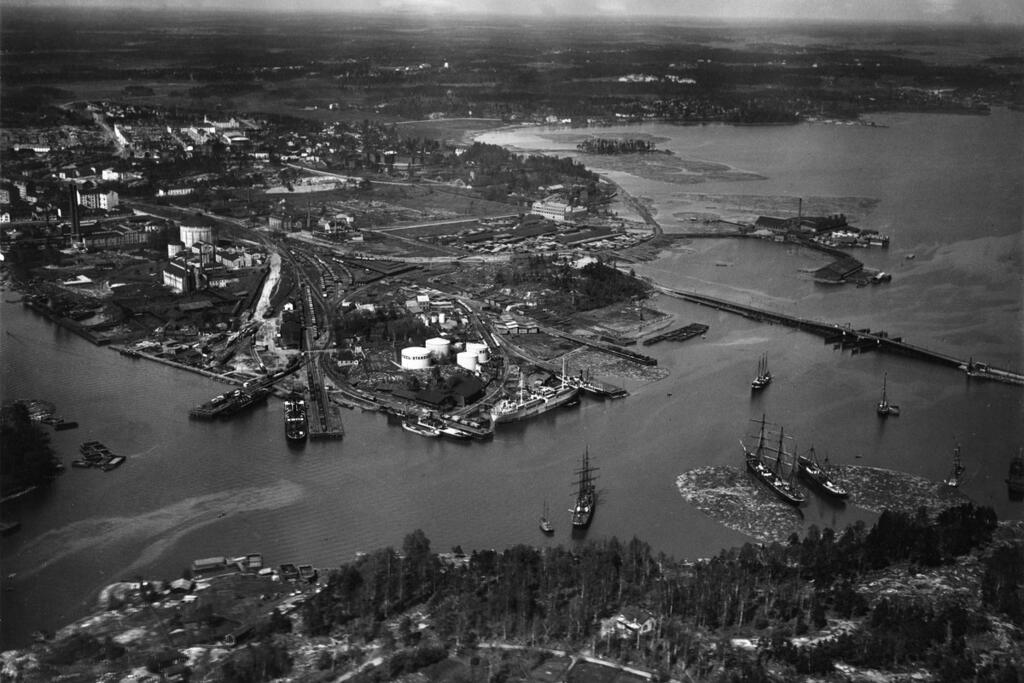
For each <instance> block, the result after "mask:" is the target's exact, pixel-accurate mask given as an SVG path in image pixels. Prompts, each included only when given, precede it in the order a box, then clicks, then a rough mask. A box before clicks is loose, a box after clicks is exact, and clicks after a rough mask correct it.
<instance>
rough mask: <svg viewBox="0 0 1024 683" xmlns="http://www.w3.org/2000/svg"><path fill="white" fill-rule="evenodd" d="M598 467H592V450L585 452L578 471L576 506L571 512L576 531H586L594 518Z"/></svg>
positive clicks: (588, 449)
mask: <svg viewBox="0 0 1024 683" xmlns="http://www.w3.org/2000/svg"><path fill="white" fill-rule="evenodd" d="M596 470H597V468H596V467H591V466H590V448H589V447H588V448H587V449H586V450H584V451H583V461H582V463H581V464H580V468H579V469H578V470H576V504H575V505H573V507H572V509H571V510H569V512H571V513H572V526H573V528H575V529H586V528H587V527H588V526H590V520H591V519H592V518H593V517H594V508H595V507H596V506H597V490H596V489H595V488H594V479H595V477H594V472H595V471H596Z"/></svg>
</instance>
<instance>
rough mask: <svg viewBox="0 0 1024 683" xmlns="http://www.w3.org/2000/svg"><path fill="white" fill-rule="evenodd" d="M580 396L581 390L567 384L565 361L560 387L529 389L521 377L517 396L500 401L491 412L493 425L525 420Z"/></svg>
mask: <svg viewBox="0 0 1024 683" xmlns="http://www.w3.org/2000/svg"><path fill="white" fill-rule="evenodd" d="M578 394H579V389H578V388H576V387H574V386H571V385H570V384H569V383H567V382H566V377H565V361H564V360H563V361H562V376H561V381H560V383H559V385H558V386H555V387H550V386H545V385H538V386H533V387H530V388H527V386H526V377H525V375H522V374H520V375H519V390H518V391H517V392H516V394H515V395H513V396H509V397H507V398H503V399H501V400H499V401H498V402H497V403H495V404H494V406H493V407H492V408H491V410H490V414H491V423H492V424H497V423H499V422H514V421H516V420H525V419H527V418H530V417H534V416H536V415H540V414H541V413H546V412H547V411H549V410H551V409H553V408H557V407H559V406H563V405H566V404H567V403H569V402H570V401H572V400H573V399H574V398H576V396H577V395H578Z"/></svg>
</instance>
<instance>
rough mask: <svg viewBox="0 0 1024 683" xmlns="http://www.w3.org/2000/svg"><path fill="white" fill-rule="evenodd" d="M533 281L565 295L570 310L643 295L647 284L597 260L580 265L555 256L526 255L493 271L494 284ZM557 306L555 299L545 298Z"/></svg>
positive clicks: (597, 306)
mask: <svg viewBox="0 0 1024 683" xmlns="http://www.w3.org/2000/svg"><path fill="white" fill-rule="evenodd" d="M524 283H536V284H537V285H540V286H542V287H545V288H548V289H551V290H553V291H554V292H556V296H557V297H558V298H559V299H566V300H567V301H568V303H569V305H570V307H571V308H572V309H573V310H577V311H589V310H592V309H595V308H601V307H603V306H608V305H610V304H614V303H620V302H623V301H629V300H630V299H633V298H635V297H644V296H646V295H647V285H645V284H644V283H643V282H642V281H640V280H638V279H637V278H636V277H634V276H632V275H629V274H627V273H623V272H621V271H619V270H617V269H615V268H613V267H612V266H608V265H605V264H604V263H600V262H596V261H595V262H593V263H588V264H587V265H585V266H583V267H582V268H579V269H577V268H573V267H572V265H571V264H569V263H567V262H565V261H561V260H559V259H558V258H555V257H551V258H549V257H544V256H529V257H527V258H526V259H524V260H521V261H519V262H517V263H515V264H513V265H512V266H511V267H510V268H509V269H508V270H499V271H498V272H497V273H495V284H496V285H498V286H503V285H506V284H513V285H518V284H524ZM548 303H549V304H550V305H551V307H553V308H558V307H559V306H558V301H549V302H548Z"/></svg>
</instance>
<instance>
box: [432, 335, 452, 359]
mask: <svg viewBox="0 0 1024 683" xmlns="http://www.w3.org/2000/svg"><path fill="white" fill-rule="evenodd" d="M451 345H452V343H451V342H450V341H449V340H447V339H445V338H444V337H434V338H433V339H428V340H427V350H428V351H430V355H431V356H432V357H433V358H435V359H436V360H444V359H446V358H448V353H449V350H450V349H451Z"/></svg>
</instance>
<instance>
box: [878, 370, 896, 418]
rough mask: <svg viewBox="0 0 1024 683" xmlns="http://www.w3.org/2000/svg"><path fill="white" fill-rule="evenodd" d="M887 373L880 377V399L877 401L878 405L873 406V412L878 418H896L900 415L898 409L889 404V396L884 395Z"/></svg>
mask: <svg viewBox="0 0 1024 683" xmlns="http://www.w3.org/2000/svg"><path fill="white" fill-rule="evenodd" d="M888 377H889V375H888V373H886V374H883V375H882V398H880V399H879V400H878V405H877V406H875V412H876V413H878V416H879V417H889V416H890V415H892V416H893V417H898V416H899V414H900V407H899V406H898V405H894V404H892V403H889V396H888V394H887V393H886V380H887V379H888Z"/></svg>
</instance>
